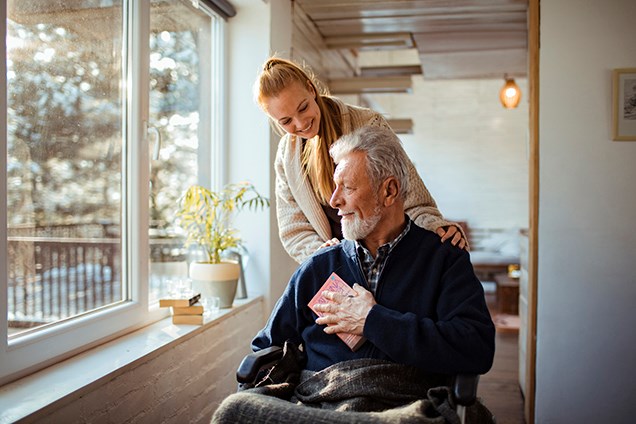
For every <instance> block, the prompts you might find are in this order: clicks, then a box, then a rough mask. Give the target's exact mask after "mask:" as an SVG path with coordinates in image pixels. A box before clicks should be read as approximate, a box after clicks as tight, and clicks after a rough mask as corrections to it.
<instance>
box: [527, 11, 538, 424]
mask: <svg viewBox="0 0 636 424" xmlns="http://www.w3.org/2000/svg"><path fill="white" fill-rule="evenodd" d="M539 31H540V0H530V1H529V3H528V64H529V69H528V86H529V125H530V128H529V144H530V149H529V151H530V153H529V162H530V163H529V164H528V165H529V166H528V171H529V202H528V203H529V208H530V211H529V221H530V222H529V232H528V320H527V326H528V328H527V332H526V349H527V351H526V363H525V367H526V381H525V386H526V387H525V394H526V398H525V402H524V412H525V414H524V415H525V418H526V423H528V424H533V423H534V418H535V411H534V407H535V375H536V346H537V332H536V327H537V325H536V324H537V269H538V267H537V265H538V264H537V259H538V233H539V225H538V224H539V48H540V38H539Z"/></svg>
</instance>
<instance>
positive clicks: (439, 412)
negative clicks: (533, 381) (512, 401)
mask: <svg viewBox="0 0 636 424" xmlns="http://www.w3.org/2000/svg"><path fill="white" fill-rule="evenodd" d="M298 355H299V353H298V352H297V351H293V349H290V348H289V347H288V346H286V347H285V354H284V357H283V360H281V362H279V364H278V365H277V367H274V368H273V369H272V370H271V371H270V372H269V374H268V375H267V376H266V377H265V378H264V379H263V380H262V381H261V382H260V383H259V384H257V387H254V388H249V389H246V390H243V391H240V392H238V393H236V394H233V395H231V396H229V397H228V398H227V399H225V400H224V401H223V403H222V404H221V406H220V407H219V408H218V409H217V411H216V412H215V414H214V416H213V418H212V422H213V423H293V422H296V423H325V424H327V423H336V424H338V423H343V424H344V423H425V424H443V423H451V424H459V422H460V421H459V417H458V415H457V413H456V412H455V405H454V404H453V401H452V396H451V395H450V392H449V388H448V386H447V383H448V377H446V376H441V375H430V374H425V373H423V372H422V371H420V370H419V369H417V368H414V367H409V366H405V365H399V364H395V363H391V362H388V361H382V360H376V359H356V360H351V361H346V362H341V363H339V364H335V365H333V366H331V367H328V368H326V369H324V370H322V371H319V372H310V371H302V372H298V369H297V368H296V365H295V364H297V363H298V361H297V359H298V358H297V356H298ZM467 423H471V424H473V423H474V424H482V423H484V424H486V423H494V419H493V417H492V414H491V413H490V411H488V409H486V407H485V406H483V405H482V404H481V403H480V402H479V401H478V402H477V403H476V404H475V405H473V406H471V407H469V408H468V409H467Z"/></svg>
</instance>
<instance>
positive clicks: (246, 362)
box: [236, 346, 479, 424]
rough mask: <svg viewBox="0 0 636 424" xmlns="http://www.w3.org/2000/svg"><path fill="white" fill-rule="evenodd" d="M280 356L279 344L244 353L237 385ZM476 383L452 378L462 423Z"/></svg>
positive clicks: (464, 376)
mask: <svg viewBox="0 0 636 424" xmlns="http://www.w3.org/2000/svg"><path fill="white" fill-rule="evenodd" d="M282 356H283V349H282V348H281V347H279V346H272V347H269V348H266V349H262V350H260V351H257V352H254V353H250V354H248V355H246V356H245V357H244V358H243V361H242V362H241V364H240V365H239V367H238V369H237V371H236V380H237V382H238V383H239V387H240V386H241V385H244V384H253V383H254V382H255V381H256V379H257V378H258V376H259V375H261V373H262V371H263V370H267V369H269V368H271V367H272V366H274V365H275V364H276V363H277V362H278V361H279V360H280V359H281V358H282ZM478 383H479V375H477V374H457V375H455V376H453V378H452V383H451V384H450V387H449V388H450V394H451V396H452V399H453V402H454V404H455V405H456V412H457V415H458V416H459V419H460V422H461V423H462V424H465V422H466V408H467V407H469V406H471V405H473V404H474V403H475V402H476V399H477V386H478Z"/></svg>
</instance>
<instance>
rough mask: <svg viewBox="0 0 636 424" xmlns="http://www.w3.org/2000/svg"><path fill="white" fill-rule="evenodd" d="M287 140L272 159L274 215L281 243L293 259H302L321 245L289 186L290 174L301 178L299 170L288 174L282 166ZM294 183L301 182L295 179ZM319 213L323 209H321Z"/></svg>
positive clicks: (280, 144)
mask: <svg viewBox="0 0 636 424" xmlns="http://www.w3.org/2000/svg"><path fill="white" fill-rule="evenodd" d="M287 147H288V146H287V143H285V141H284V140H281V142H280V143H279V145H278V152H277V154H276V159H275V162H274V168H275V172H276V215H277V218H278V235H279V237H280V240H281V243H282V244H283V247H284V248H285V250H286V251H287V253H288V254H289V256H291V257H292V258H293V259H294V260H295V261H296V262H298V263H301V262H303V261H304V260H305V259H307V258H308V257H309V256H311V255H312V254H313V253H314V252H315V251H316V250H318V249H319V248H320V246H321V245H322V243H324V241H325V240H323V239H322V238H321V237H320V235H318V233H317V231H316V229H315V228H314V226H313V225H312V224H311V223H310V222H309V219H308V218H307V216H306V215H305V213H304V212H303V211H302V209H301V207H300V205H299V204H298V200H297V199H296V198H295V197H294V194H293V193H292V189H291V188H290V181H289V179H290V178H296V179H299V178H304V176H303V175H302V173H301V172H298V173H296V175H288V173H287V170H286V167H285V157H286V155H287V152H286V149H287ZM295 183H296V185H299V184H300V183H299V182H298V181H295ZM320 212H321V213H322V211H320Z"/></svg>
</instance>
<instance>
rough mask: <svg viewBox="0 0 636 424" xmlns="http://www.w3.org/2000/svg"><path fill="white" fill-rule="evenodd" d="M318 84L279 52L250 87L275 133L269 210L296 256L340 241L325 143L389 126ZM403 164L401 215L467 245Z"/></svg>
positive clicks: (299, 259) (331, 169) (287, 247)
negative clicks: (273, 208) (405, 186)
mask: <svg viewBox="0 0 636 424" xmlns="http://www.w3.org/2000/svg"><path fill="white" fill-rule="evenodd" d="M319 87H321V84H320V82H319V81H317V80H316V79H314V78H313V75H312V74H311V73H310V72H308V71H305V70H304V69H303V68H301V67H300V66H298V65H297V64H295V63H294V62H291V61H289V60H285V59H280V58H270V59H268V60H267V61H266V62H265V64H264V65H263V68H262V70H261V72H260V74H259V76H258V78H257V80H256V83H255V87H254V91H255V98H256V102H257V103H258V105H259V106H260V107H261V109H262V110H263V111H264V112H265V113H266V114H267V115H268V116H269V118H270V119H271V120H272V122H273V123H274V125H275V126H276V127H277V128H278V129H279V130H280V132H281V134H283V136H282V138H281V139H280V142H279V144H278V151H277V154H276V159H275V164H274V166H275V171H276V212H277V217H278V229H279V236H280V239H281V242H282V243H283V246H284V248H285V250H286V251H287V253H289V255H290V256H291V257H292V258H294V259H295V260H296V261H297V262H302V261H304V260H305V259H306V258H308V257H309V256H311V255H312V254H313V253H314V252H315V251H316V250H317V249H320V248H322V247H325V246H329V245H332V244H336V243H338V242H339V240H341V239H342V232H341V229H340V217H339V216H338V213H337V210H335V209H333V208H331V207H330V206H329V199H330V197H331V194H332V193H333V190H334V183H333V172H334V169H335V165H334V163H333V160H332V159H331V156H329V148H330V147H331V145H332V144H333V143H334V142H335V141H336V140H337V139H338V138H340V137H341V136H342V135H344V134H349V133H351V132H353V131H355V130H356V129H358V128H361V127H363V126H367V125H372V126H380V127H385V128H389V129H390V127H389V125H388V123H387V122H386V120H385V119H384V118H383V117H382V116H381V115H380V114H379V113H377V112H374V111H373V110H370V109H366V108H361V107H357V106H352V105H348V104H345V103H344V102H342V101H341V100H340V99H338V98H336V97H332V96H329V95H328V94H327V92H326V91H325V90H320V89H319ZM409 169H410V177H409V184H410V186H411V190H410V192H409V194H408V197H407V199H406V203H405V210H406V213H407V214H408V215H409V216H410V217H411V219H412V220H413V221H414V222H415V223H416V224H417V225H419V226H420V227H423V228H425V229H427V230H430V231H433V232H435V233H437V234H438V235H439V236H440V237H441V242H444V241H446V240H448V239H450V240H451V243H452V244H453V245H456V246H458V247H460V248H467V242H466V239H465V236H464V234H463V232H462V231H461V229H460V228H459V226H457V224H454V223H452V222H448V221H446V220H445V219H444V217H443V216H442V214H441V212H440V211H439V210H438V209H437V205H436V204H435V200H433V197H432V196H431V194H430V193H429V192H428V190H427V189H426V186H425V185H424V183H423V182H422V179H421V178H420V176H419V175H418V173H417V170H416V169H415V166H413V164H412V163H411V164H409Z"/></svg>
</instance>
